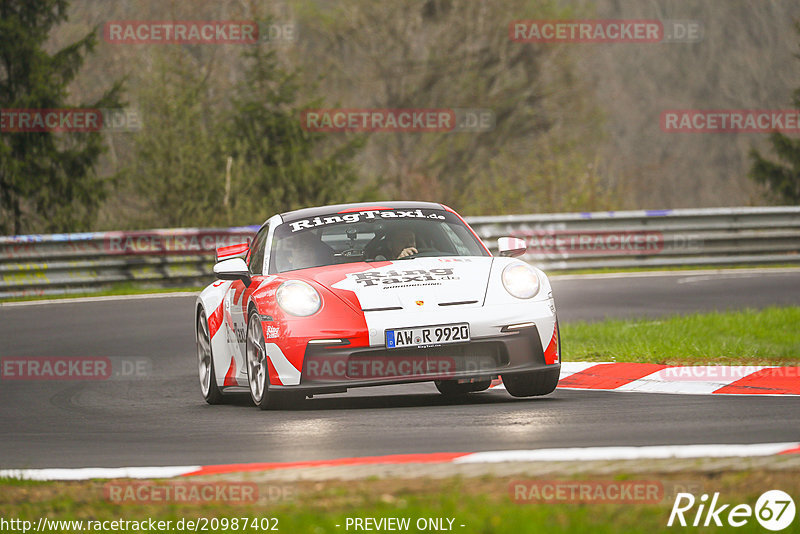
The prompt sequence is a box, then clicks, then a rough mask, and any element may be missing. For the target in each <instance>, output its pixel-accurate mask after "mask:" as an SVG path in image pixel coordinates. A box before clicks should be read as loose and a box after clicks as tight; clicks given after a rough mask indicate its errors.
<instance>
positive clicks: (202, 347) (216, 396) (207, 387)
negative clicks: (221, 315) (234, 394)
mask: <svg viewBox="0 0 800 534" xmlns="http://www.w3.org/2000/svg"><path fill="white" fill-rule="evenodd" d="M196 340H197V368H198V369H197V370H198V374H199V378H200V393H202V394H203V398H204V399H205V400H206V402H207V403H209V404H222V391H220V389H219V386H217V375H216V373H215V372H214V354H213V352H212V349H211V338H210V337H209V335H208V320H207V319H206V311H205V310H203V309H201V310H200V314H199V315H198V316H197V336H196Z"/></svg>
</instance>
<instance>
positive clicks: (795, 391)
mask: <svg viewBox="0 0 800 534" xmlns="http://www.w3.org/2000/svg"><path fill="white" fill-rule="evenodd" d="M798 377H800V367H770V368H768V369H761V370H760V371H756V372H754V373H752V374H749V375H747V376H745V377H744V378H740V379H739V380H737V381H736V382H733V383H731V384H728V385H727V386H725V387H722V388H720V389H718V390H716V391H715V392H714V393H722V394H725V393H728V394H731V393H732V394H739V395H742V394H745V395H753V394H763V395H786V394H789V395H800V380H799V379H798Z"/></svg>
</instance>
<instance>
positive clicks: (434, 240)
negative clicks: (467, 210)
mask: <svg viewBox="0 0 800 534" xmlns="http://www.w3.org/2000/svg"><path fill="white" fill-rule="evenodd" d="M488 255H489V253H488V252H487V251H486V250H485V249H484V247H483V245H482V244H481V242H480V241H479V240H478V239H477V238H476V237H475V236H474V235H473V234H472V232H471V231H470V230H469V228H468V227H467V226H466V225H465V224H464V223H463V222H462V221H461V219H460V218H459V217H458V216H456V215H455V214H454V213H451V212H449V211H446V210H433V209H411V210H404V209H392V210H363V211H356V212H347V213H331V214H328V215H320V216H318V217H310V218H306V219H298V220H294V221H289V222H286V223H284V224H281V225H280V226H278V227H277V228H276V229H275V235H274V237H273V240H272V251H271V254H270V269H269V271H270V272H271V273H282V272H286V271H293V270H297V269H307V268H309V267H320V266H323V265H335V264H339V263H353V262H361V261H385V260H404V259H411V258H419V257H426V256H488Z"/></svg>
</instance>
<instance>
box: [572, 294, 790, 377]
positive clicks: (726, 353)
mask: <svg viewBox="0 0 800 534" xmlns="http://www.w3.org/2000/svg"><path fill="white" fill-rule="evenodd" d="M560 326H561V346H562V351H563V358H564V360H566V361H618V362H648V363H665V364H684V365H685V364H693V365H699V364H724V365H728V364H729V365H744V364H746V365H759V364H762V365H764V364H768V365H790V364H795V365H797V362H800V307H786V308H767V309H764V310H743V311H731V312H719V313H702V314H692V315H681V316H670V317H665V318H662V319H656V320H633V321H631V320H616V319H609V320H605V321H601V322H597V323H584V322H580V323H563V324H561V325H560Z"/></svg>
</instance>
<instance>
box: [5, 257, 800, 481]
mask: <svg viewBox="0 0 800 534" xmlns="http://www.w3.org/2000/svg"><path fill="white" fill-rule="evenodd" d="M553 286H554V292H555V295H556V302H557V305H558V306H559V317H560V320H561V321H575V320H597V319H601V318H603V317H605V316H609V317H640V316H645V315H646V316H657V315H659V314H664V313H684V312H690V311H696V310H704V311H705V310H713V309H720V310H724V309H736V308H742V307H747V306H750V307H759V308H760V307H764V306H770V305H800V291H798V288H800V270H796V271H776V272H741V273H734V274H715V273H711V272H705V273H699V274H690V273H684V274H677V275H676V274H670V275H663V276H661V275H659V276H653V275H648V276H625V277H621V278H620V277H612V278H608V277H591V278H574V277H565V278H560V279H557V280H554V283H553ZM193 303H194V298H193V297H184V296H182V297H165V298H164V297H162V298H145V299H130V300H110V301H102V302H81V303H66V302H64V303H56V304H38V305H24V306H0V358H4V357H12V356H95V357H108V358H109V359H110V360H111V361H112V362H119V361H121V360H123V359H124V360H126V361H129V362H130V361H139V362H144V363H145V364H146V372H145V373H144V374H145V375H146V376H142V377H136V378H133V379H123V378H119V377H118V378H117V379H111V380H101V381H73V382H64V381H38V382H22V381H13V380H2V381H0V425H2V439H1V440H0V467H3V468H12V467H13V468H33V467H86V466H100V467H117V466H157V465H203V464H206V465H207V464H221V463H238V462H268V461H296V460H314V459H327V458H338V457H347V456H371V455H384V454H398V453H424V452H441V451H452V452H471V451H486V450H501V449H532V448H542V447H586V446H610V445H669V444H673V445H677V444H693V443H761V442H786V441H800V398H798V397H729V396H726V397H721V396H720V397H718V396H688V395H686V396H684V395H658V394H644V393H616V392H592V391H567V390H558V391H556V392H555V393H554V394H552V395H550V396H547V397H543V398H535V399H514V398H512V397H510V396H509V395H508V394H507V393H506V392H505V391H488V392H484V393H481V394H477V395H474V396H472V397H471V398H470V399H468V400H465V401H461V402H456V403H450V402H446V401H445V400H444V399H443V398H442V397H441V396H440V395H439V394H438V393H437V392H436V390H435V388H434V387H433V385H432V384H415V385H408V386H393V387H384V388H369V389H361V390H358V389H356V390H352V391H351V392H350V393H348V394H346V395H334V396H323V397H317V398H314V399H311V400H309V401H307V402H306V403H305V404H304V405H303V407H301V408H300V409H295V410H289V411H271V412H261V411H260V410H258V409H256V408H253V407H251V406H250V405H249V401H248V399H247V398H246V397H236V398H234V399H233V401H232V403H230V404H229V405H226V406H208V405H206V404H205V403H204V402H203V400H202V398H201V396H200V393H199V386H198V385H197V371H196V366H195V348H194V333H193V319H194V318H193ZM743 335H746V334H744V333H743ZM565 356H566V359H567V360H568V359H569V355H568V354H567V355H565ZM798 356H800V355H798ZM113 367H114V365H112V368H113Z"/></svg>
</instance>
